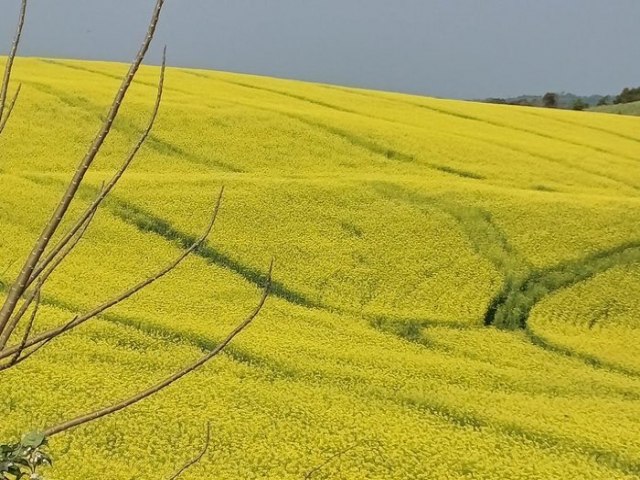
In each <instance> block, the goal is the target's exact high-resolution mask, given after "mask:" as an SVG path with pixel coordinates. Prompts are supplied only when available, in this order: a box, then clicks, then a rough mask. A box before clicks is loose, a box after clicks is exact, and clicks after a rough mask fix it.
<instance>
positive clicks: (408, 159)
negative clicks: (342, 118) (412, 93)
mask: <svg viewBox="0 0 640 480" xmlns="http://www.w3.org/2000/svg"><path fill="white" fill-rule="evenodd" d="M181 72H182V73H185V74H189V75H193V76H196V77H199V78H205V79H209V80H219V81H221V82H224V83H228V84H231V85H237V86H240V87H244V88H249V89H253V90H258V91H264V92H267V93H271V94H275V95H281V96H285V97H288V98H293V99H295V100H299V101H302V102H307V103H311V104H313V105H316V106H320V107H323V108H328V109H331V110H335V111H337V112H340V113H349V114H353V115H357V116H360V117H364V118H367V119H372V120H376V121H383V122H389V123H394V124H397V125H404V124H401V123H398V122H395V121H392V120H389V119H386V118H380V117H374V116H371V115H366V114H364V113H362V112H358V111H355V110H349V109H346V108H342V107H339V106H336V105H332V104H330V103H326V102H322V101H318V100H314V99H311V98H308V97H305V96H302V95H296V94H293V93H289V92H285V91H281V90H277V89H273V88H267V87H259V86H256V85H251V84H248V83H243V82H237V81H232V80H225V79H214V78H213V77H210V76H208V75H204V74H198V73H194V72H188V71H185V70H181ZM234 103H236V104H238V105H242V106H245V107H248V108H252V109H256V110H261V111H266V112H270V113H275V114H278V115H282V116H285V117H288V118H291V119H293V120H296V121H298V122H301V123H303V124H305V125H307V126H310V127H312V128H316V129H319V130H322V131H324V132H325V133H328V134H330V135H332V136H337V137H340V138H342V139H343V140H346V141H347V142H348V143H350V144H352V145H354V146H356V147H359V148H362V149H364V150H367V151H369V152H370V153H373V154H374V155H379V156H382V157H384V158H386V159H387V160H395V161H399V162H405V163H416V157H415V155H412V154H408V153H405V152H401V151H399V150H397V149H395V148H391V147H387V146H383V145H380V144H379V143H376V142H375V141H373V140H371V139H369V138H367V137H363V136H360V135H356V134H354V133H353V132H351V131H348V130H344V129H341V128H338V127H334V126H331V125H327V124H325V123H324V122H319V121H317V120H312V119H310V118H307V117H306V116H304V115H300V114H295V113H291V112H287V111H284V110H278V109H274V108H269V107H264V106H257V105H253V104H249V103H246V102H238V101H234ZM409 126H411V125H409ZM411 127H413V126H411ZM413 128H415V127H413ZM416 164H417V165H421V166H426V167H428V168H430V169H433V170H438V171H440V172H442V173H446V174H450V175H455V176H458V177H462V178H467V179H473V180H486V177H484V176H483V175H480V174H477V173H474V172H470V171H466V170H462V169H458V168H453V167H450V166H447V165H441V164H437V163H433V162H425V161H420V162H417V163H416Z"/></svg>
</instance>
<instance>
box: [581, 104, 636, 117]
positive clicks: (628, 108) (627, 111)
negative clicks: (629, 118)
mask: <svg viewBox="0 0 640 480" xmlns="http://www.w3.org/2000/svg"><path fill="white" fill-rule="evenodd" d="M590 111H592V112H604V113H617V114H619V115H640V102H631V103H621V104H619V105H602V106H600V107H593V108H591V109H590Z"/></svg>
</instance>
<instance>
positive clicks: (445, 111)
mask: <svg viewBox="0 0 640 480" xmlns="http://www.w3.org/2000/svg"><path fill="white" fill-rule="evenodd" d="M324 87H325V88H333V89H338V90H341V91H344V92H347V93H352V94H354V95H360V96H363V97H367V98H379V97H375V96H373V95H371V94H367V93H363V92H358V91H352V90H349V89H346V88H341V87H333V86H324ZM383 98H386V99H387V100H389V101H391V102H395V103H401V104H405V105H410V106H413V107H415V108H421V109H424V110H429V111H431V112H434V113H439V114H442V115H447V116H451V117H456V118H460V119H462V120H467V121H472V122H480V123H485V124H487V125H492V126H494V127H498V128H504V129H507V130H515V131H518V132H522V133H527V134H530V135H534V136H537V137H540V138H545V139H547V140H554V141H557V142H561V143H565V144H567V145H573V146H576V147H580V148H585V149H588V150H592V151H595V152H598V153H604V154H607V155H613V156H615V157H620V158H625V159H627V160H630V161H632V162H636V163H637V162H640V157H638V158H636V157H632V156H629V155H626V154H624V153H620V152H614V151H612V150H607V149H606V148H601V147H596V146H594V145H588V144H583V143H580V142H575V141H573V140H569V139H566V138H562V137H557V136H555V135H551V134H548V133H543V132H539V131H536V130H533V129H529V128H524V127H517V126H513V125H509V124H507V123H502V122H498V121H495V120H490V119H487V118H482V117H479V116H476V115H471V114H465V113H459V112H455V111H453V110H448V109H446V108H443V107H434V106H431V105H425V104H423V103H416V102H412V101H409V100H403V99H399V98H391V97H386V96H385V97H383Z"/></svg>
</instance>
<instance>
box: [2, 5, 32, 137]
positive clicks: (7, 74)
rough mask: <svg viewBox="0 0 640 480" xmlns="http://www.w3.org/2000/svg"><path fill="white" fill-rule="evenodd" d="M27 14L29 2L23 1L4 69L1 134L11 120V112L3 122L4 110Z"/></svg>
mask: <svg viewBox="0 0 640 480" xmlns="http://www.w3.org/2000/svg"><path fill="white" fill-rule="evenodd" d="M26 14H27V0H22V4H21V5H20V15H19V16H18V26H17V28H16V34H15V36H14V37H13V43H12V44H11V51H10V52H9V57H8V58H7V64H6V65H5V67H4V76H3V78H2V87H0V125H1V128H0V133H1V132H2V128H4V125H5V124H6V123H7V121H8V120H9V115H10V114H11V112H10V111H9V112H8V113H7V118H6V119H5V120H3V115H4V108H5V104H6V102H7V92H8V91H9V83H10V82H11V73H12V72H13V61H14V60H15V58H16V53H18V46H19V45H20V38H21V37H22V28H23V27H24V19H25V16H26ZM18 90H19V89H18ZM18 93H19V92H18ZM17 96H18V95H17V94H16V96H15V97H14V103H15V100H16V98H17ZM12 108H13V107H12Z"/></svg>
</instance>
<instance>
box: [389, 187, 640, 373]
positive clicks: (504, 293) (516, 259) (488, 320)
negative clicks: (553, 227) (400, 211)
mask: <svg viewBox="0 0 640 480" xmlns="http://www.w3.org/2000/svg"><path fill="white" fill-rule="evenodd" d="M376 188H377V190H378V191H380V192H381V194H382V195H385V196H387V197H388V198H395V199H399V200H402V201H405V202H407V203H410V204H412V205H414V206H417V207H419V208H439V209H441V210H442V211H444V212H445V213H448V214H449V215H451V216H453V217H454V218H455V219H456V220H457V222H458V224H459V225H460V227H461V228H462V230H463V231H464V232H465V234H466V235H467V237H468V238H469V240H470V241H471V244H472V246H473V248H474V250H475V251H476V253H478V255H480V256H481V257H484V258H486V259H487V260H489V261H490V262H491V263H492V264H493V265H494V266H495V267H496V269H497V270H498V271H500V272H501V273H502V274H503V275H504V277H505V280H504V282H503V286H502V288H501V289H500V290H499V291H498V293H497V294H496V295H495V296H494V297H493V298H492V299H491V301H490V303H489V306H488V308H487V310H486V313H485V316H484V319H483V323H484V325H485V326H486V327H497V328H502V329H507V330H523V331H525V333H526V335H527V338H528V339H529V340H530V341H531V343H532V344H534V345H536V346H538V347H540V348H543V349H545V350H547V351H550V352H553V353H556V354H561V355H563V356H569V357H572V358H575V359H577V360H580V361H582V362H583V363H585V364H587V365H589V366H592V367H594V368H601V369H605V370H608V371H611V372H613V373H618V374H622V375H626V376H632V377H635V378H640V373H639V372H636V371H635V370H632V369H628V368H625V367H622V366H620V365H617V364H614V363H611V362H606V361H603V360H600V359H598V358H597V357H595V356H593V355H589V354H584V353H581V352H577V351H574V350H573V349H570V348H567V347H561V346H557V345H553V344H552V343H550V342H548V341H546V340H545V339H544V338H542V337H541V336H539V335H537V334H536V333H535V332H533V330H532V329H531V327H530V326H529V325H528V320H529V315H530V314H531V311H532V310H533V307H535V305H536V304H538V303H539V302H540V301H542V300H543V299H544V298H545V297H547V296H548V295H551V294H553V293H554V292H556V291H558V290H561V289H565V288H569V287H572V286H574V285H576V284H578V283H580V282H583V281H586V280H588V279H590V278H592V277H593V276H595V275H597V274H599V273H602V272H604V271H606V270H609V269H611V268H614V267H616V266H620V265H630V264H635V263H640V241H632V242H627V243H623V244H620V245H617V246H614V247H611V248H609V249H606V250H601V251H598V252H596V253H592V254H590V255H586V256H584V257H582V258H579V259H575V260H570V261H566V262H562V263H560V264H558V265H555V266H553V267H549V268H546V269H534V268H533V267H532V266H531V265H530V264H528V262H526V261H525V260H524V259H523V258H522V257H521V256H520V255H519V254H518V252H517V251H515V249H513V247H511V246H510V244H509V242H508V239H507V237H506V235H505V234H504V232H502V230H501V229H500V228H499V227H498V226H497V225H496V224H495V223H494V222H493V221H492V219H491V215H490V214H489V212H486V211H485V210H482V209H480V208H476V207H465V206H462V205H458V204H456V203H455V202H452V201H449V200H446V199H438V198H432V197H428V196H424V195H421V194H418V193H415V192H411V191H407V190H406V189H404V188H402V187H399V186H397V185H394V184H389V183H379V184H378V185H376ZM496 247H497V248H496ZM422 328H424V325H422V324H421V323H420V322H417V323H408V324H407V325H406V326H400V327H399V326H397V325H395V326H394V325H391V327H389V326H387V331H391V332H394V333H396V334H398V335H399V336H401V337H403V338H405V339H408V340H413V341H417V342H418V343H422V344H424V345H425V346H428V345H429V342H428V340H427V339H424V338H423V337H424V336H423V335H422V334H421V333H420V330H421V329H422Z"/></svg>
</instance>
